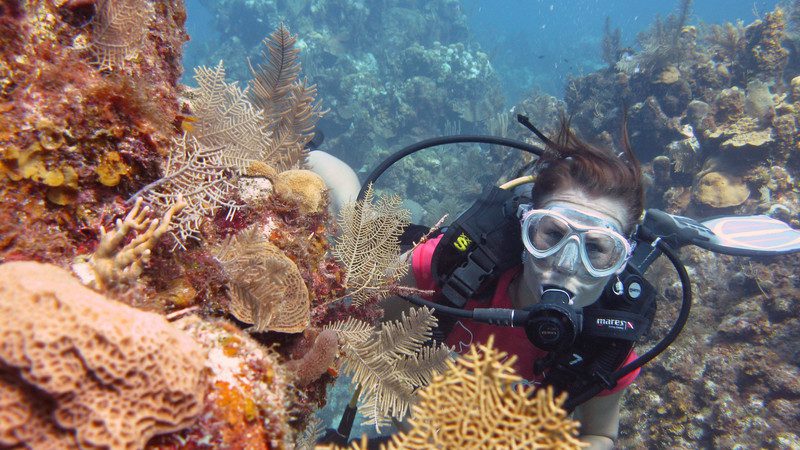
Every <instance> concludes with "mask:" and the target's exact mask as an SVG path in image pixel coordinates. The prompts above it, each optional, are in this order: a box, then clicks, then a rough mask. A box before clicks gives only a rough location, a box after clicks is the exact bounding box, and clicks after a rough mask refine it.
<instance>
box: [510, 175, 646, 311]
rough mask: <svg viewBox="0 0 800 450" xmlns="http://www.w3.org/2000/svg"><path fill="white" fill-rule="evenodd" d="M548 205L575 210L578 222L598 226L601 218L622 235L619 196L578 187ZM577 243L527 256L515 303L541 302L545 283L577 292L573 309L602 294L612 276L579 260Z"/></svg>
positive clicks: (622, 211) (624, 226)
mask: <svg viewBox="0 0 800 450" xmlns="http://www.w3.org/2000/svg"><path fill="white" fill-rule="evenodd" d="M540 208H541V209H547V208H558V209H562V210H563V209H564V208H568V209H569V210H572V211H574V212H575V214H573V215H572V216H571V217H570V219H571V220H572V221H574V222H575V223H577V224H579V225H584V226H597V225H598V223H597V221H598V220H600V221H602V222H604V223H606V224H608V225H610V226H611V229H613V230H614V231H616V232H618V233H620V234H623V233H624V230H625V229H627V228H628V226H629V225H630V224H628V223H627V221H626V220H625V218H626V217H627V210H626V208H625V205H624V204H623V203H622V201H620V200H618V199H616V198H610V197H599V198H590V197H588V196H586V195H585V194H584V193H583V191H581V190H579V189H569V190H565V191H561V192H558V193H555V194H553V195H552V196H550V197H549V198H547V199H545V201H544V202H543V203H542V204H541V206H540ZM579 259H580V256H579V249H578V242H576V241H571V242H567V244H566V245H565V246H564V248H563V249H562V250H560V251H558V252H557V253H555V254H554V255H552V256H550V257H546V258H541V259H540V258H534V257H533V256H531V255H526V258H525V263H524V271H523V283H522V287H523V289H521V290H520V292H519V293H518V295H517V296H516V297H517V298H516V299H515V300H516V303H517V305H515V306H516V307H517V308H524V307H526V306H530V305H533V304H536V303H538V302H539V300H540V297H541V293H542V286H556V287H560V288H562V289H566V290H568V291H570V292H571V293H573V294H574V297H573V299H572V301H573V307H574V308H576V309H577V308H583V307H584V306H588V305H591V304H592V303H594V302H595V301H597V299H598V298H599V297H600V294H601V293H602V292H603V288H604V287H605V286H606V284H607V283H608V280H609V279H610V278H611V277H612V276H613V275H608V276H605V277H602V278H597V277H593V276H591V275H590V274H589V273H588V272H587V271H586V269H585V267H584V266H583V263H582V262H581V261H580V260H579Z"/></svg>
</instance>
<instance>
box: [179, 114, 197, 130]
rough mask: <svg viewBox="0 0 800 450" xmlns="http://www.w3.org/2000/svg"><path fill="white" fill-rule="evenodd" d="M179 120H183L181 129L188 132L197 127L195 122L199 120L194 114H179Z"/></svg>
mask: <svg viewBox="0 0 800 450" xmlns="http://www.w3.org/2000/svg"><path fill="white" fill-rule="evenodd" d="M178 120H180V121H181V122H180V123H181V130H182V131H185V132H187V133H191V132H193V131H194V130H196V129H197V127H195V126H194V125H193V124H194V123H196V122H197V117H194V116H184V115H178Z"/></svg>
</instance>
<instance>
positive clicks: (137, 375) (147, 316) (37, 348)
mask: <svg viewBox="0 0 800 450" xmlns="http://www.w3.org/2000/svg"><path fill="white" fill-rule="evenodd" d="M0 342H2V345H0V406H1V407H0V446H3V447H4V446H23V447H26V448H56V447H58V448H76V449H77V448H115V449H140V448H143V447H144V445H145V444H146V443H147V441H148V440H149V439H150V438H151V437H152V436H154V435H156V434H160V433H166V432H170V431H175V430H179V429H182V428H184V427H185V426H187V425H189V424H190V423H191V421H192V420H193V419H194V417H195V416H196V415H197V414H199V413H200V410H201V408H202V401H203V396H204V395H205V379H204V372H203V355H202V352H201V351H200V348H199V346H198V345H197V343H195V342H194V341H193V340H192V339H191V338H190V337H189V336H187V335H186V334H184V333H183V332H181V331H180V330H178V329H176V328H174V327H173V326H172V325H171V324H169V323H168V322H167V321H166V320H165V319H164V318H163V317H162V316H159V315H157V314H153V313H148V312H143V311H139V310H136V309H134V308H131V307H129V306H126V305H123V304H121V303H117V302H114V301H112V300H109V299H107V298H105V297H103V296H102V295H100V294H98V293H96V292H94V291H92V290H90V289H89V288H87V287H85V286H83V285H82V284H81V283H80V282H79V281H78V280H76V279H75V278H74V277H72V275H70V274H69V272H67V271H65V270H64V269H61V268H59V267H56V266H53V265H49V264H40V263H36V262H9V263H5V264H3V265H0Z"/></svg>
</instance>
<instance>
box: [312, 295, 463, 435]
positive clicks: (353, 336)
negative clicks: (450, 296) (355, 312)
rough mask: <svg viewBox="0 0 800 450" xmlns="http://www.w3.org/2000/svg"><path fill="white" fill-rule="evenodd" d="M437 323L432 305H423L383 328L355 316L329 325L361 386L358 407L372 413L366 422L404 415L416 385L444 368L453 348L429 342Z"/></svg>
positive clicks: (346, 364) (345, 366) (345, 368)
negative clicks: (426, 306) (429, 343)
mask: <svg viewBox="0 0 800 450" xmlns="http://www.w3.org/2000/svg"><path fill="white" fill-rule="evenodd" d="M434 326H436V318H435V317H434V316H433V311H432V310H430V309H428V308H424V307H423V308H416V309H411V310H410V314H409V315H408V316H406V315H405V314H403V316H402V318H401V319H400V320H398V321H394V322H389V323H384V324H383V325H381V328H380V330H379V331H378V330H376V329H375V328H374V327H372V326H370V325H369V324H368V323H366V322H362V321H360V320H357V319H353V318H351V319H349V320H347V321H343V322H336V323H334V324H332V325H329V326H327V327H326V330H333V331H336V332H337V333H338V335H339V340H340V342H341V343H342V353H343V358H344V363H343V365H342V371H343V372H344V373H347V374H349V375H351V376H352V377H353V383H355V384H357V385H358V386H359V387H360V390H359V400H360V401H361V402H362V406H361V408H360V411H361V413H362V414H363V415H364V417H366V418H367V419H368V420H367V421H366V422H365V423H367V424H374V425H375V428H376V429H379V428H380V426H382V425H385V424H386V423H387V422H388V420H389V418H390V417H393V418H395V419H397V420H403V418H404V417H405V415H406V413H407V412H408V409H409V407H410V406H411V405H412V404H413V403H414V402H415V401H416V394H415V390H416V389H417V388H419V387H421V386H425V385H427V384H428V383H430V381H431V379H432V378H433V376H434V375H435V374H436V373H438V372H440V371H441V370H443V369H444V368H445V362H446V361H448V360H449V359H450V349H449V348H447V347H446V346H443V345H441V344H438V345H437V344H433V345H427V343H428V342H429V341H430V339H431V333H432V329H433V327H434Z"/></svg>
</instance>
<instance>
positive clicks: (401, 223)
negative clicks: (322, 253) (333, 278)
mask: <svg viewBox="0 0 800 450" xmlns="http://www.w3.org/2000/svg"><path fill="white" fill-rule="evenodd" d="M401 205H402V201H401V200H400V197H398V196H394V195H393V196H388V197H381V198H380V200H378V202H377V203H375V204H373V192H372V186H371V185H370V186H368V187H367V192H366V194H365V195H364V199H363V200H359V201H357V202H352V203H349V204H347V205H345V206H344V207H343V208H342V211H341V213H340V214H339V224H340V226H341V229H342V234H341V236H340V237H339V238H337V240H336V245H335V246H334V249H333V254H334V256H335V257H336V258H337V259H338V260H339V261H340V262H341V263H342V264H344V266H345V268H346V278H345V285H346V286H347V289H348V294H349V295H350V297H351V298H352V299H353V301H354V302H355V303H356V304H360V303H363V302H364V301H366V300H367V299H370V298H381V297H384V296H386V295H387V294H388V293H389V287H390V285H391V284H392V282H393V281H396V280H397V279H399V278H401V277H402V276H403V275H405V273H406V271H407V266H406V264H404V263H403V262H402V261H401V260H400V241H399V238H400V235H401V234H403V230H404V229H405V228H406V226H408V223H409V221H410V218H411V213H410V212H409V211H408V210H407V209H404V208H403V207H402V206H401Z"/></svg>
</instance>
